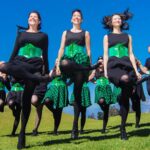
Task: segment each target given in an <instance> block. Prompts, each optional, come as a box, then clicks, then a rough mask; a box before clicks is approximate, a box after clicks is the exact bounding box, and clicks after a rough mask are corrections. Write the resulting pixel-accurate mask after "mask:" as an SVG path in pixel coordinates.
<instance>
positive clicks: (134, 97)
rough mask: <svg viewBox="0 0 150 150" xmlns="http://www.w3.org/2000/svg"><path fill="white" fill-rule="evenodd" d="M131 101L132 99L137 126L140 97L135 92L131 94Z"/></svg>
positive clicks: (137, 124) (139, 113)
mask: <svg viewBox="0 0 150 150" xmlns="http://www.w3.org/2000/svg"><path fill="white" fill-rule="evenodd" d="M131 101H132V109H133V110H134V111H135V115H136V126H137V127H138V126H139V123H140V118H141V105H140V98H139V97H138V96H137V95H136V94H133V95H132V96H131Z"/></svg>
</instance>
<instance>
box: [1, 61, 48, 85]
mask: <svg viewBox="0 0 150 150" xmlns="http://www.w3.org/2000/svg"><path fill="white" fill-rule="evenodd" d="M0 71H1V72H3V73H6V74H8V75H11V76H13V77H16V78H21V79H23V80H31V81H34V82H41V81H47V80H48V77H44V76H40V75H37V74H34V73H36V72H38V71H37V69H36V68H34V67H32V66H31V65H30V64H27V63H24V64H23V65H22V64H21V65H19V64H17V65H16V64H14V63H9V62H8V63H3V64H0Z"/></svg>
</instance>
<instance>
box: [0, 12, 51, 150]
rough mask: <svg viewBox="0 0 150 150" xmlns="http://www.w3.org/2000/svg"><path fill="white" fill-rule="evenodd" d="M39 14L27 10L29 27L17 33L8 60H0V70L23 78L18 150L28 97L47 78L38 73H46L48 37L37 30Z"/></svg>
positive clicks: (23, 137)
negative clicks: (5, 61)
mask: <svg viewBox="0 0 150 150" xmlns="http://www.w3.org/2000/svg"><path fill="white" fill-rule="evenodd" d="M40 29H41V16H40V14H39V12H37V11H32V12H30V13H29V18H28V28H27V29H25V31H20V32H18V36H17V39H16V43H15V47H14V50H13V53H12V56H11V57H10V61H9V62H8V63H1V64H0V70H1V71H2V72H6V74H9V75H12V76H14V77H18V78H21V79H23V80H24V81H25V88H24V93H23V100H22V116H21V130H20V134H19V139H18V145H17V148H18V149H22V148H24V147H25V129H26V125H27V122H28V118H29V114H30V110H31V96H32V95H33V92H34V89H35V86H36V85H37V84H38V83H39V82H41V81H45V80H48V79H49V76H47V77H45V76H41V74H43V75H45V74H48V73H49V66H48V36H47V34H45V33H43V32H41V31H40Z"/></svg>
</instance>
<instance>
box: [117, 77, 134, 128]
mask: <svg viewBox="0 0 150 150" xmlns="http://www.w3.org/2000/svg"><path fill="white" fill-rule="evenodd" d="M120 84H121V89H122V93H121V96H120V100H119V104H120V115H121V130H125V125H126V120H127V117H128V112H129V97H131V95H132V91H133V85H132V83H131V82H130V80H129V76H128V75H124V76H122V78H121V80H120Z"/></svg>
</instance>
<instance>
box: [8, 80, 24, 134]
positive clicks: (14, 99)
mask: <svg viewBox="0 0 150 150" xmlns="http://www.w3.org/2000/svg"><path fill="white" fill-rule="evenodd" d="M23 91H24V83H23V80H17V79H15V78H12V79H11V89H10V91H9V93H8V95H7V98H6V102H7V104H8V106H9V108H10V109H11V110H12V113H13V116H14V117H15V120H14V123H13V129H12V132H11V136H15V133H16V130H17V128H18V125H19V121H20V114H21V103H22V95H23Z"/></svg>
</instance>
